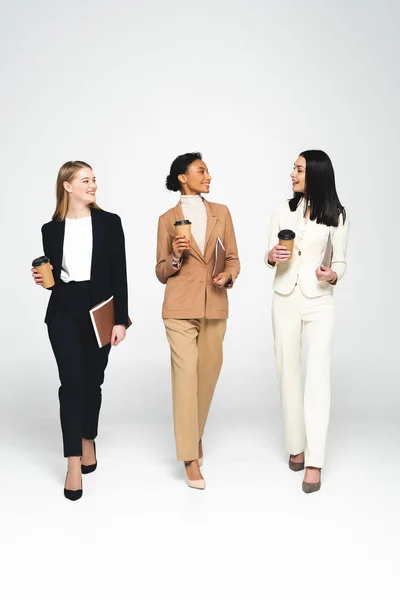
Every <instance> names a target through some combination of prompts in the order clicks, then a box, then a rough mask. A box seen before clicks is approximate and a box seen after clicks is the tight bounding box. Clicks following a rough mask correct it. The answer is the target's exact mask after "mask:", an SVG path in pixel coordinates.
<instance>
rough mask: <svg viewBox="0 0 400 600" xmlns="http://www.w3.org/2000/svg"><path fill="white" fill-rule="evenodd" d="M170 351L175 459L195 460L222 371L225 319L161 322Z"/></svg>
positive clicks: (167, 320)
mask: <svg viewBox="0 0 400 600" xmlns="http://www.w3.org/2000/svg"><path fill="white" fill-rule="evenodd" d="M164 324H165V330H166V333H167V338H168V342H169V345H170V348H171V375H172V400H173V411H174V430H175V441H176V456H177V459H178V460H182V461H184V460H185V461H189V460H195V459H196V458H198V456H199V455H198V452H199V440H200V439H201V438H202V436H203V432H204V428H205V425H206V421H207V416H208V411H209V409H210V405H211V400H212V397H213V394H214V390H215V386H216V385H217V381H218V377H219V374H220V371H221V367H222V343H223V340H224V336H225V331H226V319H164Z"/></svg>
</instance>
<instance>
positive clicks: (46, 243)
mask: <svg viewBox="0 0 400 600" xmlns="http://www.w3.org/2000/svg"><path fill="white" fill-rule="evenodd" d="M46 225H47V224H45V225H43V226H42V245H43V254H44V255H45V256H47V258H49V259H50V264H51V266H52V267H54V265H53V257H52V256H51V244H50V240H49V235H48V231H47V227H46ZM54 287H55V286H54V285H53V286H52V287H50V288H44V289H46V290H48V291H49V292H51V291H52V290H53V289H54Z"/></svg>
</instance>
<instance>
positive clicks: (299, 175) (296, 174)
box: [290, 156, 306, 195]
mask: <svg viewBox="0 0 400 600" xmlns="http://www.w3.org/2000/svg"><path fill="white" fill-rule="evenodd" d="M290 177H291V178H292V190H293V191H294V192H297V193H299V194H303V195H304V194H305V191H306V159H305V158H304V156H299V158H298V159H297V160H296V162H295V163H294V169H293V171H292V172H291V174H290Z"/></svg>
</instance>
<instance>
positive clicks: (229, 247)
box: [156, 199, 240, 319]
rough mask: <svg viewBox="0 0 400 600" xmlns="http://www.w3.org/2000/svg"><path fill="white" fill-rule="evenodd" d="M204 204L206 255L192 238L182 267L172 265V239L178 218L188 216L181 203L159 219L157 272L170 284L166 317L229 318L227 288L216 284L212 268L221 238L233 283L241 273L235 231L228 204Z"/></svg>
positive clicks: (163, 314) (166, 298) (166, 299)
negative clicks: (217, 243) (216, 247)
mask: <svg viewBox="0 0 400 600" xmlns="http://www.w3.org/2000/svg"><path fill="white" fill-rule="evenodd" d="M203 200H204V199H203ZM204 204H205V207H206V211H207V230H206V239H205V247H204V256H203V254H202V253H201V251H200V249H199V247H198V245H197V243H196V241H195V240H194V239H192V246H191V248H190V250H185V252H184V253H183V256H182V261H181V264H180V267H179V268H178V269H175V268H174V267H173V266H172V240H173V238H174V237H175V228H174V223H175V221H180V220H183V219H184V215H183V211H182V207H181V204H180V202H178V204H177V205H176V206H175V207H174V208H171V209H170V210H168V211H167V212H166V213H165V214H163V215H161V217H160V218H159V221H158V237H157V265H156V275H157V277H158V279H159V280H160V281H161V283H165V284H167V287H166V290H165V297H164V304H163V309H162V316H163V318H164V319H171V318H173V319H201V318H203V317H206V318H207V319H227V318H228V296H227V290H226V288H222V289H220V288H217V287H216V286H215V285H214V284H213V283H212V270H213V267H214V256H215V244H216V241H217V237H219V238H220V239H221V241H222V243H223V245H224V247H225V251H226V262H225V271H226V272H228V273H230V274H231V277H232V281H233V282H234V281H235V279H236V278H237V276H238V275H239V271H240V262H239V257H238V250H237V245H236V238H235V231H234V229H233V223H232V218H231V215H230V212H229V210H228V208H227V207H226V206H224V205H222V204H215V203H214V202H213V203H211V202H207V200H204Z"/></svg>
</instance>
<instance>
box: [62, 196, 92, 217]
mask: <svg viewBox="0 0 400 600" xmlns="http://www.w3.org/2000/svg"><path fill="white" fill-rule="evenodd" d="M66 217H67V219H83V218H84V217H90V206H88V205H87V204H81V203H79V202H74V201H73V200H70V201H69V203H68V211H67V214H66Z"/></svg>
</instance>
